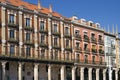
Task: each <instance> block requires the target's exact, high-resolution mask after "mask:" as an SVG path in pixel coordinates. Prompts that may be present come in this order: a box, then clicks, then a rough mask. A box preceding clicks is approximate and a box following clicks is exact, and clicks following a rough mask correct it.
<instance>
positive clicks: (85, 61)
mask: <svg viewBox="0 0 120 80" xmlns="http://www.w3.org/2000/svg"><path fill="white" fill-rule="evenodd" d="M75 62H76V63H79V64H81V65H86V66H88V65H92V66H106V62H101V61H91V60H77V59H76V60H75Z"/></svg>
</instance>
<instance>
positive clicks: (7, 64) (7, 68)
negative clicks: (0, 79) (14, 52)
mask: <svg viewBox="0 0 120 80" xmlns="http://www.w3.org/2000/svg"><path fill="white" fill-rule="evenodd" d="M9 66H10V65H9V62H7V63H6V67H5V70H9Z"/></svg>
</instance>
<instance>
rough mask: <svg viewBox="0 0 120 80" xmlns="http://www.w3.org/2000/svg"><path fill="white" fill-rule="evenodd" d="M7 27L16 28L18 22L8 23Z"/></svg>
mask: <svg viewBox="0 0 120 80" xmlns="http://www.w3.org/2000/svg"><path fill="white" fill-rule="evenodd" d="M8 27H12V28H18V24H15V23H8Z"/></svg>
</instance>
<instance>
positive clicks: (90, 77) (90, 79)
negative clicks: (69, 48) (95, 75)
mask: <svg viewBox="0 0 120 80" xmlns="http://www.w3.org/2000/svg"><path fill="white" fill-rule="evenodd" d="M88 72H89V73H88V74H89V76H88V77H89V80H92V68H89V71H88Z"/></svg>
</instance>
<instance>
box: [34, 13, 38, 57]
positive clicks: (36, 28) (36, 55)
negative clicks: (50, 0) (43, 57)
mask: <svg viewBox="0 0 120 80" xmlns="http://www.w3.org/2000/svg"><path fill="white" fill-rule="evenodd" d="M37 19H38V16H37V15H34V32H35V33H34V34H35V35H34V43H35V50H34V52H35V54H34V57H35V58H37V57H38V36H37V34H38V25H37V22H38V20H37Z"/></svg>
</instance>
